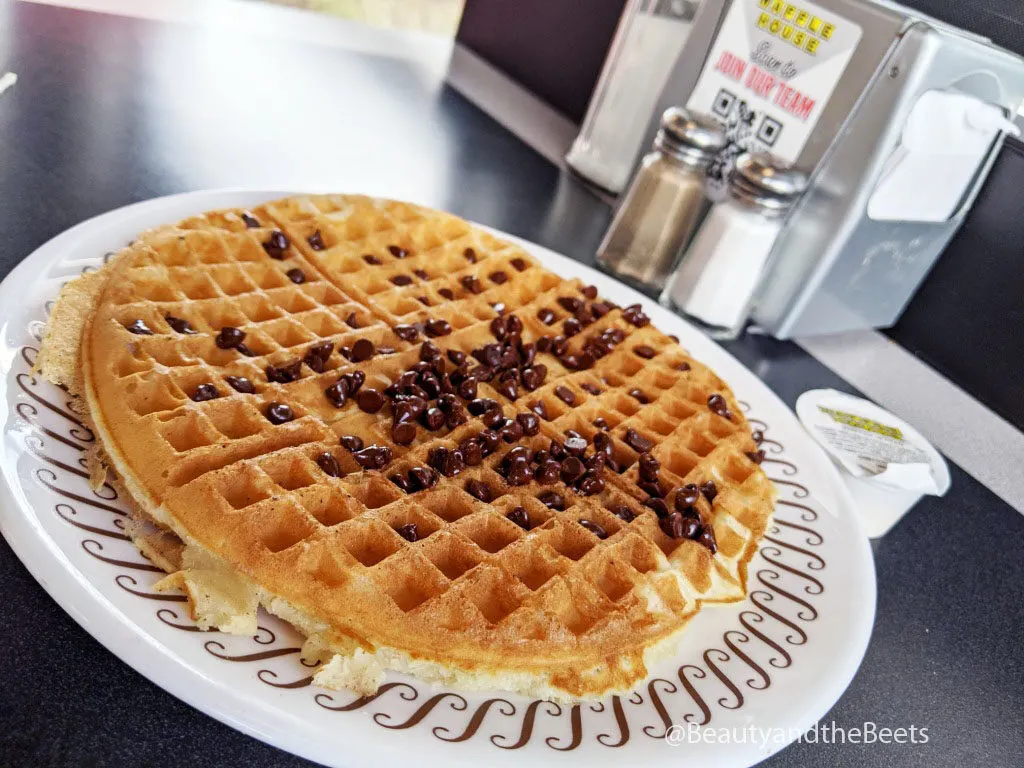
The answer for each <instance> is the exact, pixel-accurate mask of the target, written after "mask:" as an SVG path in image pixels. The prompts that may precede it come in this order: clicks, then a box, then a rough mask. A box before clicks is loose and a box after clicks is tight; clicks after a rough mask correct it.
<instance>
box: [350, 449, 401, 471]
mask: <svg viewBox="0 0 1024 768" xmlns="http://www.w3.org/2000/svg"><path fill="white" fill-rule="evenodd" d="M392 457H393V453H392V451H391V449H390V448H389V447H388V446H386V445H371V446H369V447H368V448H363V449H361V450H358V451H356V452H355V453H353V454H352V458H354V459H355V460H356V463H357V464H359V466H360V467H362V468H363V469H384V467H386V466H387V465H388V464H390V463H391V459H392Z"/></svg>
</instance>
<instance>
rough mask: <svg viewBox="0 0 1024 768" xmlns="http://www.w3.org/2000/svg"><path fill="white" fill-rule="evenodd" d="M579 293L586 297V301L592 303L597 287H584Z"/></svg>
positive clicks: (595, 296)
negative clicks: (588, 300)
mask: <svg viewBox="0 0 1024 768" xmlns="http://www.w3.org/2000/svg"><path fill="white" fill-rule="evenodd" d="M580 293H582V294H583V295H584V296H586V297H587V298H588V299H590V300H591V301H593V300H594V299H596V298H597V286H596V285H584V286H583V287H582V288H580Z"/></svg>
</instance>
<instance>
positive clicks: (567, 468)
mask: <svg viewBox="0 0 1024 768" xmlns="http://www.w3.org/2000/svg"><path fill="white" fill-rule="evenodd" d="M586 472H587V468H586V466H584V464H583V462H582V461H580V460H579V459H578V458H577V457H575V456H568V457H567V458H565V459H564V460H563V461H562V467H561V470H560V472H559V474H560V476H561V478H562V482H563V483H565V484H566V485H572V484H573V483H575V482H576V481H577V480H579V479H580V478H581V477H583V475H584V474H586Z"/></svg>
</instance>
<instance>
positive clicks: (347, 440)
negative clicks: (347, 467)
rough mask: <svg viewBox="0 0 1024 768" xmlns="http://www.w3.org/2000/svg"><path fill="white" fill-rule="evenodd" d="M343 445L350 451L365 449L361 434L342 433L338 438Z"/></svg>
mask: <svg viewBox="0 0 1024 768" xmlns="http://www.w3.org/2000/svg"><path fill="white" fill-rule="evenodd" d="M338 442H339V443H340V444H341V447H342V448H344V449H345V450H346V451H349V452H350V453H355V452H356V451H361V450H363V438H361V437H359V435H342V436H341V437H340V438H338Z"/></svg>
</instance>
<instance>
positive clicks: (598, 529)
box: [578, 520, 608, 539]
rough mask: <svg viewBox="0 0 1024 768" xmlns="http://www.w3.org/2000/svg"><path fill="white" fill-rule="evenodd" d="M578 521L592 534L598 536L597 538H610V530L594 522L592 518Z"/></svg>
mask: <svg viewBox="0 0 1024 768" xmlns="http://www.w3.org/2000/svg"><path fill="white" fill-rule="evenodd" d="M578 522H579V524H580V525H582V526H583V527H584V528H586V529H587V530H588V531H590V532H591V533H592V534H594V535H595V536H597V538H599V539H607V538H608V531H606V530H605V529H604V528H603V527H602V526H600V525H598V524H597V523H595V522H593V521H592V520H579V521H578Z"/></svg>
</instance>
